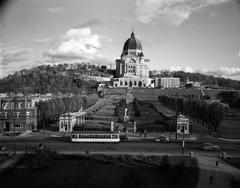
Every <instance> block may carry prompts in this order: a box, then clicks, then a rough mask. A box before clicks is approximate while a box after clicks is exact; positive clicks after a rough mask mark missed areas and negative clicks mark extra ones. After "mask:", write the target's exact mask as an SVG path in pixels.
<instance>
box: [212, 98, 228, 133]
mask: <svg viewBox="0 0 240 188" xmlns="http://www.w3.org/2000/svg"><path fill="white" fill-rule="evenodd" d="M223 115H224V108H223V105H222V104H220V103H219V102H213V103H212V104H211V105H210V107H209V119H210V123H211V126H212V128H213V129H214V131H215V132H217V128H218V127H219V125H220V124H221V122H222V119H223Z"/></svg>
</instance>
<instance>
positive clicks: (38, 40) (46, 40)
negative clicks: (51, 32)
mask: <svg viewBox="0 0 240 188" xmlns="http://www.w3.org/2000/svg"><path fill="white" fill-rule="evenodd" d="M51 41H53V39H52V38H44V39H33V42H38V43H45V42H51Z"/></svg>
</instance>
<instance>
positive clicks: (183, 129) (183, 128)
mask: <svg viewBox="0 0 240 188" xmlns="http://www.w3.org/2000/svg"><path fill="white" fill-rule="evenodd" d="M181 129H182V130H181V132H182V133H183V139H182V154H184V148H185V125H184V124H183V125H181Z"/></svg>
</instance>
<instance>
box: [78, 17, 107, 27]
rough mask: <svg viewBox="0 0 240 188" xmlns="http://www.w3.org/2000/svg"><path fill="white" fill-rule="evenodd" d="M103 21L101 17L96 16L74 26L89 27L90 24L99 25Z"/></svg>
mask: <svg viewBox="0 0 240 188" xmlns="http://www.w3.org/2000/svg"><path fill="white" fill-rule="evenodd" d="M102 23H103V21H102V20H101V19H98V18H92V19H89V20H87V21H86V22H84V23H82V24H80V25H78V26H76V27H75V28H84V27H90V26H95V25H100V24H102Z"/></svg>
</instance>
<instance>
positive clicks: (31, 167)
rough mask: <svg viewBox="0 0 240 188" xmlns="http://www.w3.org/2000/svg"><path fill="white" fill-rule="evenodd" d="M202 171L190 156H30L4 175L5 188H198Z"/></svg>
mask: <svg viewBox="0 0 240 188" xmlns="http://www.w3.org/2000/svg"><path fill="white" fill-rule="evenodd" d="M198 176H199V170H198V166H197V162H196V160H194V159H191V158H189V157H157V156H148V157H146V156H141V155H140V156H135V155H112V156H106V155H102V154H98V155H78V156H74V155H54V156H53V157H52V156H51V155H48V154H47V155H45V154H44V155H40V156H39V155H27V156H24V157H23V159H22V160H21V161H20V163H19V164H18V165H17V166H16V167H15V168H13V169H11V170H9V171H6V172H4V173H3V174H2V175H1V176H0V179H1V185H3V186H4V188H8V187H14V188H15V187H19V188H21V187H22V188H28V187H29V188H32V187H33V188H38V187H39V188H40V187H41V188H42V187H51V188H53V187H58V188H61V187H64V188H65V187H88V188H91V187H94V188H97V187H110V188H111V187H114V188H118V187H119V188H120V187H124V188H127V187H138V188H141V187H143V188H147V187H158V188H163V187H164V188H165V187H166V188H172V187H174V188H178V187H188V188H193V187H196V185H197V183H198Z"/></svg>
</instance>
